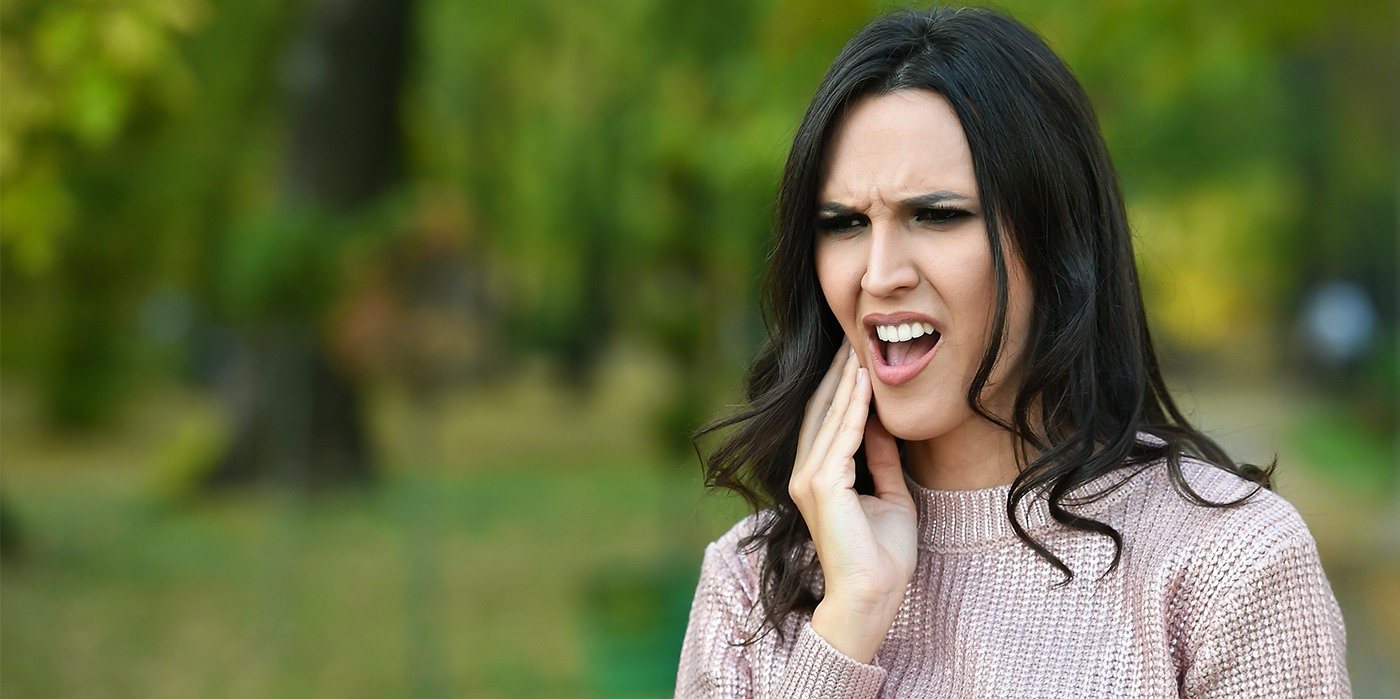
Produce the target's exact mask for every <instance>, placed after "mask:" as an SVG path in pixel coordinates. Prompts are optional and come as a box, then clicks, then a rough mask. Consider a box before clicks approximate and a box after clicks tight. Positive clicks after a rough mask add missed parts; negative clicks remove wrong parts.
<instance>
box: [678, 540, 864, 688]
mask: <svg viewBox="0 0 1400 699" xmlns="http://www.w3.org/2000/svg"><path fill="white" fill-rule="evenodd" d="M732 539H733V537H731V536H725V537H721V538H720V540H718V541H715V542H712V543H710V544H709V545H708V546H706V547H705V556H704V560H703V562H702V563H701V565H700V581H699V583H698V584H697V585H696V589H695V599H694V601H693V602H692V603H691V607H690V621H689V624H688V626H687V627H686V632H685V639H684V640H683V641H682V643H681V658H680V667H679V670H678V672H677V676H676V694H675V696H676V697H677V698H678V699H680V698H682V697H684V698H686V699H691V698H695V697H704V698H707V699H709V698H720V697H724V698H729V697H751V698H754V699H760V698H766V697H782V698H784V699H786V698H794V699H796V698H798V697H801V698H803V699H806V698H808V697H816V696H840V697H851V698H852V699H874V697H876V696H878V694H879V691H880V685H881V684H882V683H883V682H884V679H885V675H886V670H885V669H884V668H881V667H878V666H876V665H867V664H865V663H861V662H859V661H857V660H856V659H855V658H852V657H850V656H847V655H845V654H843V653H841V652H840V651H838V650H837V649H836V648H834V647H832V646H831V644H829V643H827V642H826V641H825V640H824V639H822V637H821V636H820V635H818V634H817V633H816V632H815V631H813V630H812V625H811V623H810V622H809V621H804V622H803V624H802V627H801V630H800V631H799V632H798V633H797V634H796V636H795V637H794V636H793V635H791V634H789V635H788V636H787V639H788V641H789V642H790V643H792V644H793V646H792V650H791V653H790V654H787V655H788V663H787V666H786V667H785V668H783V670H782V673H781V674H774V672H773V669H774V668H770V667H762V666H761V665H762V664H764V663H772V662H773V661H774V660H775V659H776V658H777V657H778V656H779V653H777V652H776V649H774V648H773V646H772V643H774V642H776V641H775V639H776V638H777V635H776V634H772V633H770V634H767V635H766V636H764V639H763V640H761V641H758V642H755V643H753V644H751V645H748V646H743V645H737V644H736V643H734V642H736V641H738V640H741V639H743V638H746V637H747V635H748V631H747V630H748V629H749V628H750V626H749V625H750V623H751V620H753V619H757V618H758V617H759V615H758V614H757V610H756V609H755V597H756V596H757V595H756V594H753V593H752V592H750V591H749V590H746V588H745V586H744V585H743V584H742V580H743V579H744V578H742V577H741V574H740V573H741V570H740V567H741V566H744V565H745V561H744V559H743V558H742V557H741V556H739V555H738V554H737V552H736V551H735V550H734V548H733V541H732ZM750 577H753V576H750ZM756 664H757V665H760V667H755V665H756ZM755 670H757V672H755ZM769 677H773V678H774V680H773V685H772V686H765V683H764V679H765V678H769Z"/></svg>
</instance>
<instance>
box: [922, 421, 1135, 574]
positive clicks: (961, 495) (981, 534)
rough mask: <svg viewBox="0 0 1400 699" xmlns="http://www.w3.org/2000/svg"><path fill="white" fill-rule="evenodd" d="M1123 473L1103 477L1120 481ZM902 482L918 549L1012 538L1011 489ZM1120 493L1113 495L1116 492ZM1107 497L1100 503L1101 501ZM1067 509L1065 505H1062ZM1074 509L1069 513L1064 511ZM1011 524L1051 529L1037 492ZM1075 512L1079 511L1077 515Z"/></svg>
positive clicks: (1088, 488) (1082, 491)
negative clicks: (913, 510)
mask: <svg viewBox="0 0 1400 699" xmlns="http://www.w3.org/2000/svg"><path fill="white" fill-rule="evenodd" d="M1137 439H1138V441H1146V442H1159V441H1160V440H1158V439H1157V438H1156V437H1153V436H1152V435H1149V434H1147V433H1145V432H1138V433H1137ZM1123 475H1124V474H1118V475H1116V476H1110V477H1108V478H1114V479H1116V478H1121V477H1123ZM904 482H905V483H906V484H908V486H909V494H910V495H912V496H914V505H915V506H916V507H917V509H918V514H919V524H918V526H919V545H920V546H921V547H922V548H925V549H932V550H935V551H957V550H965V549H973V548H980V547H983V546H991V545H995V544H998V543H1001V542H1005V541H1009V540H1012V539H1015V538H1017V537H1016V531H1015V530H1014V529H1012V528H1011V521H1010V520H1009V519H1007V516H1006V499H1007V496H1008V495H1010V493H1011V484H1010V483H1007V484H1004V485H998V486H993V487H990V488H979V489H975V490H934V489H932V488H925V487H924V486H922V485H919V484H918V483H917V482H916V481H915V480H914V478H913V477H912V476H910V475H909V472H908V471H904ZM1107 482H1109V481H1106V480H1105V479H1104V478H1100V479H1096V480H1095V481H1091V482H1090V483H1086V484H1083V485H1081V486H1080V487H1078V488H1075V489H1074V490H1073V491H1072V492H1070V493H1069V494H1068V497H1067V498H1066V499H1067V500H1072V499H1073V498H1075V497H1078V496H1081V495H1086V494H1088V493H1093V492H1095V491H1097V490H1099V489H1101V488H1102V487H1103V486H1104V485H1105V484H1106V483H1107ZM1121 492H1122V489H1119V490H1117V491H1115V493H1121ZM1111 499H1112V498H1108V499H1105V500H1104V501H1102V502H1107V501H1108V500H1111ZM1067 504H1068V503H1067ZM1069 509H1072V510H1074V509H1075V508H1069ZM1016 511H1017V519H1018V520H1019V521H1020V523H1021V526H1022V527H1023V528H1024V529H1025V530H1026V531H1028V532H1034V531H1035V530H1037V529H1043V528H1046V527H1048V526H1051V525H1054V524H1056V523H1055V520H1054V518H1052V517H1051V516H1050V506H1049V504H1048V503H1047V502H1046V499H1045V496H1044V495H1043V494H1042V493H1041V492H1039V491H1033V492H1031V493H1028V494H1026V495H1025V496H1024V497H1023V498H1021V500H1020V501H1019V502H1017V503H1016ZM1079 511H1080V512H1081V513H1082V512H1083V511H1082V510H1079Z"/></svg>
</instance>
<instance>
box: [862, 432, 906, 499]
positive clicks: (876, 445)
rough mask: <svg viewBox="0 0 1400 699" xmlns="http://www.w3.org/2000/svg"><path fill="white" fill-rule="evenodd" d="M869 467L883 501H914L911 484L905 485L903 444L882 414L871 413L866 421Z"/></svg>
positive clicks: (866, 454)
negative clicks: (887, 426)
mask: <svg viewBox="0 0 1400 699" xmlns="http://www.w3.org/2000/svg"><path fill="white" fill-rule="evenodd" d="M865 464H866V466H868V467H869V468H870V477H871V478H872V479H873V480H874V481H875V497H877V498H880V499H882V500H892V501H908V502H911V503H912V502H913V500H914V497H913V496H912V495H910V494H909V484H907V483H905V482H904V467H903V466H902V465H901V464H900V462H899V445H898V444H896V443H895V441H894V435H892V434H890V431H889V430H888V429H885V423H883V422H880V415H879V413H871V414H870V417H869V419H867V420H866V422H865Z"/></svg>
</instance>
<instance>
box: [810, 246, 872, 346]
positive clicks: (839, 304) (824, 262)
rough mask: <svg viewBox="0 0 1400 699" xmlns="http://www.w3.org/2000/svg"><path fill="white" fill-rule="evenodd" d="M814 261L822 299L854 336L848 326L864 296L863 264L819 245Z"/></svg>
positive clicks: (837, 251)
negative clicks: (861, 288)
mask: <svg viewBox="0 0 1400 699" xmlns="http://www.w3.org/2000/svg"><path fill="white" fill-rule="evenodd" d="M814 258H815V264H816V269H817V282H818V284H820V285H821V289H822V296H824V297H825V298H826V304H827V306H829V307H831V312H832V314H833V315H835V316H836V319H837V320H838V321H840V323H841V326H842V327H844V328H846V331H847V332H850V330H851V328H850V327H847V325H846V324H847V322H848V321H850V320H851V319H852V318H853V317H854V314H855V304H856V299H857V297H858V296H859V295H860V275H861V272H860V269H859V264H858V263H859V260H856V259H855V257H854V256H853V255H846V254H842V253H841V251H839V250H833V249H832V248H831V247H830V246H829V245H819V246H818V247H817V250H816V252H815V255H814Z"/></svg>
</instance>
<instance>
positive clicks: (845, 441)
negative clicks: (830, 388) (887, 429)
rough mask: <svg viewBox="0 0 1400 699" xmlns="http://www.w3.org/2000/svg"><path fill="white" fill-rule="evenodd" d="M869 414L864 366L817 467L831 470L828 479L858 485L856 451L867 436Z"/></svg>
mask: <svg viewBox="0 0 1400 699" xmlns="http://www.w3.org/2000/svg"><path fill="white" fill-rule="evenodd" d="M869 414H870V373H869V372H868V371H866V370H865V368H864V367H862V368H860V369H859V370H857V372H856V380H855V383H854V386H853V387H852V390H851V397H850V401H849V404H848V405H847V407H846V410H845V413H844V414H843V415H842V417H841V420H840V422H839V424H838V426H837V428H836V434H835V436H834V437H833V438H832V442H831V446H830V447H829V448H828V449H827V457H826V458H825V459H823V460H822V463H821V464H819V465H818V466H817V468H819V469H824V470H829V471H830V472H829V473H828V474H827V477H829V478H833V479H836V480H837V481H838V482H839V483H840V485H842V486H843V487H847V488H849V487H851V486H852V485H855V481H856V469H855V461H854V459H853V457H854V456H855V453H856V449H859V448H860V442H861V439H862V438H864V436H865V418H866V416H867V415H869Z"/></svg>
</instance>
